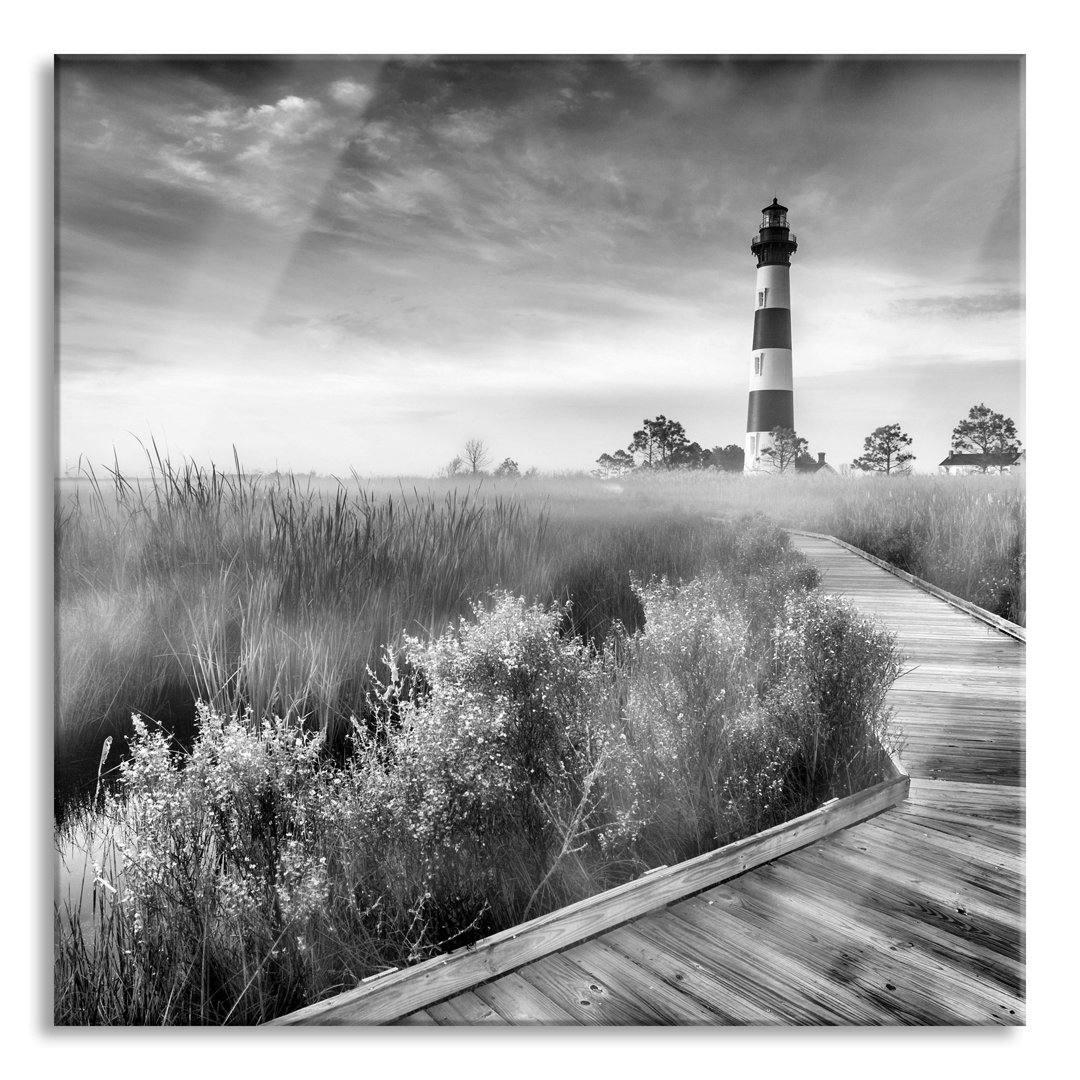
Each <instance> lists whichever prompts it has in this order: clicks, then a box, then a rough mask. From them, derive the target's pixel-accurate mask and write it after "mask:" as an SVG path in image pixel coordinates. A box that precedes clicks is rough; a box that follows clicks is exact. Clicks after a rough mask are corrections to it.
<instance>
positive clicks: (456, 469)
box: [439, 454, 465, 476]
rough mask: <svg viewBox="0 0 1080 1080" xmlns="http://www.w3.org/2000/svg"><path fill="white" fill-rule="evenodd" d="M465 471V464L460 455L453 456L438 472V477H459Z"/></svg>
mask: <svg viewBox="0 0 1080 1080" xmlns="http://www.w3.org/2000/svg"><path fill="white" fill-rule="evenodd" d="M464 471H465V462H464V460H462V457H461V455H460V454H455V455H454V456H453V457H452V458H451V459H450V460H449V461H448V462H447V463H446V464H445V465H444V466H443V467H442V468H441V469H440V470H439V475H440V476H460V475H461V474H462V473H463V472H464Z"/></svg>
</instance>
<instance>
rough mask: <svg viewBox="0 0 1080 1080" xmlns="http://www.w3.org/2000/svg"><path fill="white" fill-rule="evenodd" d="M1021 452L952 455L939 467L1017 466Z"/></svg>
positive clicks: (941, 462) (940, 463)
mask: <svg viewBox="0 0 1080 1080" xmlns="http://www.w3.org/2000/svg"><path fill="white" fill-rule="evenodd" d="M1020 454H1021V451H1019V450H1009V451H1007V452H1006V453H1004V454H950V455H949V456H948V457H947V458H946V459H945V460H944V461H940V462H938V464H939V465H1015V464H1016V462H1017V460H1018V459H1019V457H1020Z"/></svg>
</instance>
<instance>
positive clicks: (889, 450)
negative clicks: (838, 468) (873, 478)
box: [851, 424, 915, 476]
mask: <svg viewBox="0 0 1080 1080" xmlns="http://www.w3.org/2000/svg"><path fill="white" fill-rule="evenodd" d="M910 445H911V436H910V435H908V434H906V433H905V432H902V431H901V430H900V425H899V424H885V425H883V426H882V427H878V428H874V430H873V431H871V432H870V434H869V435H867V436H866V438H865V439H864V440H863V452H862V456H861V457H857V458H856V459H855V460H854V461H853V462H852V463H851V467H852V468H853V469H861V470H862V471H863V472H879V473H884V474H885V475H886V476H888V475H890V474H891V473H894V472H908V471H910V470H909V466H908V462H911V461H914V460H915V455H914V454H909V453H907V451H906V450H905V449H904V447H906V446H910Z"/></svg>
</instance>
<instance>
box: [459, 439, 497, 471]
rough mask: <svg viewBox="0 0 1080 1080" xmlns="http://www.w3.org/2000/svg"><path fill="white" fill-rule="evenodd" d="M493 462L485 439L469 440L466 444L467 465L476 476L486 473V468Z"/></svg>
mask: <svg viewBox="0 0 1080 1080" xmlns="http://www.w3.org/2000/svg"><path fill="white" fill-rule="evenodd" d="M490 460H491V454H490V453H489V452H488V448H487V446H486V444H485V443H484V440H483V439H469V440H468V441H467V442H466V443H465V464H466V465H468V466H469V472H471V473H472V474H473V475H474V476H475V475H476V474H477V473H479V472H483V471H484V466H485V465H486V464H487V463H488V462H489V461H490Z"/></svg>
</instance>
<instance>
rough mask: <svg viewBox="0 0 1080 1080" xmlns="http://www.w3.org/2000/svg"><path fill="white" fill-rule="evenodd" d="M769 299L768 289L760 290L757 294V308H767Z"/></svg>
mask: <svg viewBox="0 0 1080 1080" xmlns="http://www.w3.org/2000/svg"><path fill="white" fill-rule="evenodd" d="M768 299H769V290H768V289H759V290H758V294H757V306H758V307H765V304H766V301H767V300H768Z"/></svg>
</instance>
